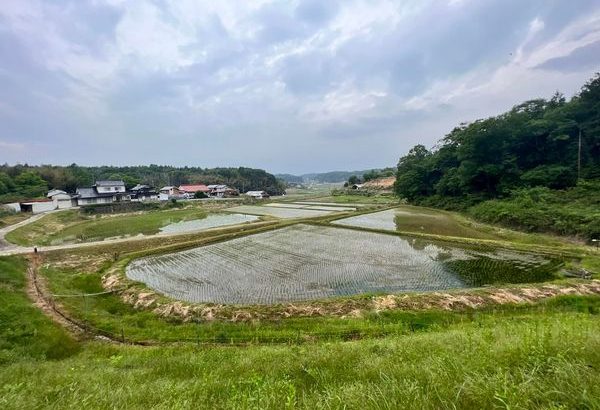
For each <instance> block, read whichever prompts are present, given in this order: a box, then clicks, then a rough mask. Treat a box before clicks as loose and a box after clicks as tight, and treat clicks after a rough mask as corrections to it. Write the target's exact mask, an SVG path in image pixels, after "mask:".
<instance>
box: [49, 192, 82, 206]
mask: <svg viewBox="0 0 600 410" xmlns="http://www.w3.org/2000/svg"><path fill="white" fill-rule="evenodd" d="M46 198H48V199H50V200H51V201H52V202H53V203H54V209H67V208H71V207H73V206H77V200H76V199H74V198H72V197H71V195H69V194H67V193H66V192H65V191H63V190H60V189H53V190H51V191H49V192H48V194H47V195H46Z"/></svg>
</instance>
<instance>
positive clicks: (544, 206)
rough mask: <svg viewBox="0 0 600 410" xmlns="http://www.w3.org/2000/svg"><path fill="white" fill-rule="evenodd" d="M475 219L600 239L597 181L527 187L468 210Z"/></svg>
mask: <svg viewBox="0 0 600 410" xmlns="http://www.w3.org/2000/svg"><path fill="white" fill-rule="evenodd" d="M468 212H469V214H471V215H472V216H473V217H475V218H476V219H478V220H481V221H484V222H491V223H496V224H501V225H504V226H508V227H512V228H519V229H524V230H526V231H529V232H551V233H555V234H559V235H571V236H580V237H583V238H586V239H592V238H599V237H600V182H580V183H579V184H578V185H577V186H576V187H573V188H570V189H565V190H551V189H549V188H530V189H523V190H520V191H516V192H515V193H514V194H513V195H512V196H511V197H510V198H508V199H496V200H490V201H486V202H482V203H480V204H478V205H476V206H474V207H472V208H470V209H469V211H468Z"/></svg>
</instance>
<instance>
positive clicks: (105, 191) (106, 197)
mask: <svg viewBox="0 0 600 410" xmlns="http://www.w3.org/2000/svg"><path fill="white" fill-rule="evenodd" d="M76 198H77V205H79V206H85V205H95V204H111V203H113V202H121V201H130V200H131V196H130V195H129V193H127V190H126V189H125V183H124V182H123V181H96V183H95V184H94V186H92V187H90V188H77V193H76Z"/></svg>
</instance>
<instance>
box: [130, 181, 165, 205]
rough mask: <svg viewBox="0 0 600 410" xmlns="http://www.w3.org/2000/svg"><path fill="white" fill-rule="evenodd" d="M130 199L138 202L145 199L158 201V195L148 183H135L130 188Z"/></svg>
mask: <svg viewBox="0 0 600 410" xmlns="http://www.w3.org/2000/svg"><path fill="white" fill-rule="evenodd" d="M130 195H131V200H132V201H138V202H145V201H158V199H159V196H158V192H156V191H155V190H154V189H153V188H151V187H150V186H148V185H140V184H137V185H136V186H134V187H133V188H131V193H130Z"/></svg>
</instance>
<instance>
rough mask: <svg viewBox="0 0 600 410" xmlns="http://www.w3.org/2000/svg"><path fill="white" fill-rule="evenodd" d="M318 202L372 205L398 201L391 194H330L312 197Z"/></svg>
mask: <svg viewBox="0 0 600 410" xmlns="http://www.w3.org/2000/svg"><path fill="white" fill-rule="evenodd" d="M314 200H316V201H319V202H335V203H338V204H351V203H355V204H373V205H388V204H389V205H391V204H397V203H399V202H400V201H399V199H398V198H397V197H394V196H391V195H372V196H367V195H332V196H322V197H318V198H314Z"/></svg>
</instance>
